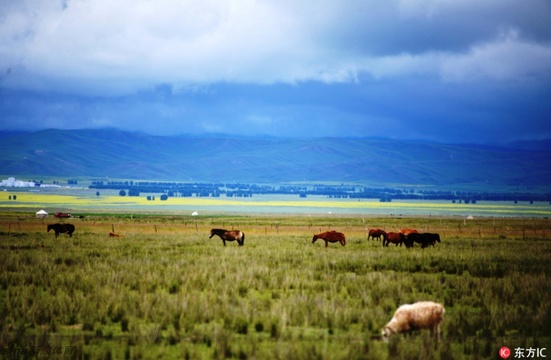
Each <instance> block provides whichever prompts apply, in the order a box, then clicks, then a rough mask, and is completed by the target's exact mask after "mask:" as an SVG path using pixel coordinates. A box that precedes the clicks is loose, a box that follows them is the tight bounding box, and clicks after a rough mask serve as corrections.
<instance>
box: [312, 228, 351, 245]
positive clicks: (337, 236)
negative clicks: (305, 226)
mask: <svg viewBox="0 0 551 360" xmlns="http://www.w3.org/2000/svg"><path fill="white" fill-rule="evenodd" d="M317 239H322V240H323V241H325V247H327V246H328V245H329V243H336V242H338V243H341V245H342V246H344V245H346V237H345V236H344V234H343V233H340V232H337V231H335V230H331V231H326V232H322V233H319V234H316V235H314V237H313V238H312V243H315V242H316V240H317Z"/></svg>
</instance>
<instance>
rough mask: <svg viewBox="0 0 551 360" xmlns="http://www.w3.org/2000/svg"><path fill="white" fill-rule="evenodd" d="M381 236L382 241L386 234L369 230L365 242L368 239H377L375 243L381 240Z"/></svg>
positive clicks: (379, 230) (377, 230)
mask: <svg viewBox="0 0 551 360" xmlns="http://www.w3.org/2000/svg"><path fill="white" fill-rule="evenodd" d="M381 236H382V237H383V241H384V240H385V236H386V232H385V231H384V230H381V229H371V230H369V234H368V235H367V240H369V238H371V239H373V240H374V239H377V241H379V240H381Z"/></svg>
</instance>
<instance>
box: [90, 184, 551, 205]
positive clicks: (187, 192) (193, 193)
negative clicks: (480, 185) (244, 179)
mask: <svg viewBox="0 0 551 360" xmlns="http://www.w3.org/2000/svg"><path fill="white" fill-rule="evenodd" d="M90 188H91V189H98V190H102V189H111V190H120V192H119V194H120V195H121V196H126V195H128V196H140V193H148V194H162V195H161V200H166V199H167V198H169V197H220V196H222V195H223V196H226V197H252V196H254V195H297V196H300V197H302V198H305V197H308V196H327V197H329V198H339V199H346V198H349V199H379V200H380V201H383V202H389V201H392V200H447V201H452V202H456V203H473V204H475V203H476V202H477V201H513V202H519V201H522V202H534V201H545V202H551V194H550V193H543V194H540V193H520V192H503V193H498V192H476V191H439V190H416V189H401V188H369V187H363V186H350V185H344V184H341V185H325V184H320V185H308V186H306V185H261V184H246V183H198V182H195V183H180V182H149V181H94V182H92V184H91V185H90ZM163 195H165V196H163Z"/></svg>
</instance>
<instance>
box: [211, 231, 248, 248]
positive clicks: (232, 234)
mask: <svg viewBox="0 0 551 360" xmlns="http://www.w3.org/2000/svg"><path fill="white" fill-rule="evenodd" d="M214 235H218V236H220V239H222V241H223V242H224V246H226V241H237V243H238V244H239V246H243V244H245V233H244V232H243V231H240V230H232V231H228V230H226V229H212V230H211V231H210V236H209V239H210V238H212V237H213V236H214Z"/></svg>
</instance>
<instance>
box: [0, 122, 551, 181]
mask: <svg viewBox="0 0 551 360" xmlns="http://www.w3.org/2000/svg"><path fill="white" fill-rule="evenodd" d="M532 147H533V146H532ZM0 154H1V155H0V174H2V175H4V176H24V177H37V176H38V177H39V176H48V177H69V178H77V177H89V178H91V179H92V178H93V179H100V178H103V179H104V178H110V179H138V180H157V181H162V180H167V181H184V182H185V181H197V182H240V183H272V184H275V183H292V182H305V183H358V184H363V185H367V186H412V187H413V186H431V187H440V188H454V187H455V188H457V187H461V188H464V187H469V188H473V189H475V188H476V189H478V190H484V189H489V188H493V189H498V188H499V189H500V188H507V189H528V190H530V189H532V190H533V189H537V190H544V191H548V190H549V189H551V150H549V148H548V147H547V146H543V147H542V148H536V149H530V148H520V147H507V146H500V147H498V146H482V145H460V144H441V143H435V142H422V141H405V140H393V139H374V138H269V137H266V138H262V137H245V138H242V137H238V136H234V135H211V136H154V135H146V134H142V133H134V132H125V131H120V130H114V129H97V130H56V129H50V130H42V131H36V132H3V133H1V134H0Z"/></svg>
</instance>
